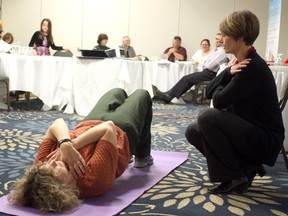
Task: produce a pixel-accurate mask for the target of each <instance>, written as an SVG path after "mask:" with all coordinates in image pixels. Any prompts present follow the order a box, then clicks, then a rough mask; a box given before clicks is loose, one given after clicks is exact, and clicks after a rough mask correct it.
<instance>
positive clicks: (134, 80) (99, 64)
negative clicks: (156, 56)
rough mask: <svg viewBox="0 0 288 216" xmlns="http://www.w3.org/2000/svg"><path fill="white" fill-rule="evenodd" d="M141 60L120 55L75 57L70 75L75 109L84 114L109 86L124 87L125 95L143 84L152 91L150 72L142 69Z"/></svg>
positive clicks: (142, 86)
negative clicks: (121, 57)
mask: <svg viewBox="0 0 288 216" xmlns="http://www.w3.org/2000/svg"><path fill="white" fill-rule="evenodd" d="M142 64H143V63H141V62H139V61H129V60H123V59H105V60H91V59H77V60H76V65H75V70H74V75H73V98H74V106H75V110H76V112H77V113H78V114H79V115H83V116H86V115H87V114H88V113H89V112H90V111H91V109H92V108H93V107H94V105H95V104H96V103H97V101H98V100H99V99H100V97H101V96H102V95H103V94H104V93H106V92H107V91H108V90H110V89H112V88H117V87H119V88H123V89H125V91H126V92H127V94H128V95H129V94H131V93H132V92H133V91H135V90H136V89H139V88H143V89H146V90H147V91H149V93H150V94H151V95H153V92H152V85H151V82H150V79H149V74H146V75H145V74H144V73H143V69H142V67H143V65H142Z"/></svg>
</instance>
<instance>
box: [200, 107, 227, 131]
mask: <svg viewBox="0 0 288 216" xmlns="http://www.w3.org/2000/svg"><path fill="white" fill-rule="evenodd" d="M221 112H223V111H221V110H218V109H214V108H207V109H204V110H201V111H200V113H199V115H198V124H199V127H200V128H201V127H206V126H208V127H209V126H213V125H215V124H216V123H217V122H218V120H221Z"/></svg>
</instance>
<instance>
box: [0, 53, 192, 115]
mask: <svg viewBox="0 0 288 216" xmlns="http://www.w3.org/2000/svg"><path fill="white" fill-rule="evenodd" d="M0 64H1V66H0V74H4V75H6V76H8V77H9V79H10V90H11V91H16V90H19V91H28V92H32V93H33V94H34V95H36V96H37V97H38V98H40V99H41V100H42V101H43V103H44V106H45V109H51V108H54V109H59V110H60V109H62V108H64V107H65V109H64V112H65V113H73V112H75V111H76V112H77V114H79V115H82V116H86V115H87V114H88V113H89V112H90V110H91V109H92V108H93V107H94V105H95V104H96V102H97V101H98V100H99V99H100V97H101V96H102V95H103V94H104V93H105V92H107V91H108V90H110V89H112V88H115V87H119V88H123V89H125V90H126V92H127V93H128V95H129V94H131V93H132V92H133V91H135V90H136V89H139V88H142V89H146V90H147V91H148V92H149V93H150V95H151V96H152V97H153V90H152V85H155V86H157V87H158V88H159V89H161V90H162V91H166V90H168V89H169V88H171V87H172V86H173V85H174V84H175V83H176V82H177V81H178V80H179V79H180V78H181V77H182V76H184V75H187V74H189V73H193V72H194V70H195V67H194V65H193V64H192V63H191V62H179V63H169V62H163V61H153V62H149V61H142V62H141V61H133V60H127V59H104V60H103V59H102V60H97V59H85V58H76V57H74V58H64V57H54V56H26V55H12V54H3V53H2V54H0Z"/></svg>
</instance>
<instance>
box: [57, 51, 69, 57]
mask: <svg viewBox="0 0 288 216" xmlns="http://www.w3.org/2000/svg"><path fill="white" fill-rule="evenodd" d="M53 56H61V57H73V53H72V52H71V51H70V50H68V51H64V50H57V51H56V52H55V53H54V54H53Z"/></svg>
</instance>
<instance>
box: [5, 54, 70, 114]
mask: <svg viewBox="0 0 288 216" xmlns="http://www.w3.org/2000/svg"><path fill="white" fill-rule="evenodd" d="M0 61H1V69H0V73H1V74H4V75H6V76H8V77H9V81H10V90H11V91H14V90H21V91H29V92H32V93H33V94H35V95H36V96H37V97H39V98H40V99H41V100H42V101H43V103H44V104H45V105H46V106H48V107H51V108H52V107H53V106H57V108H58V109H62V108H63V106H64V105H66V104H67V103H68V102H69V101H70V100H71V90H72V72H73V65H74V59H73V58H63V57H52V56H22V55H11V54H0ZM67 109H70V111H71V110H72V109H73V108H72V107H68V108H67Z"/></svg>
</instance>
